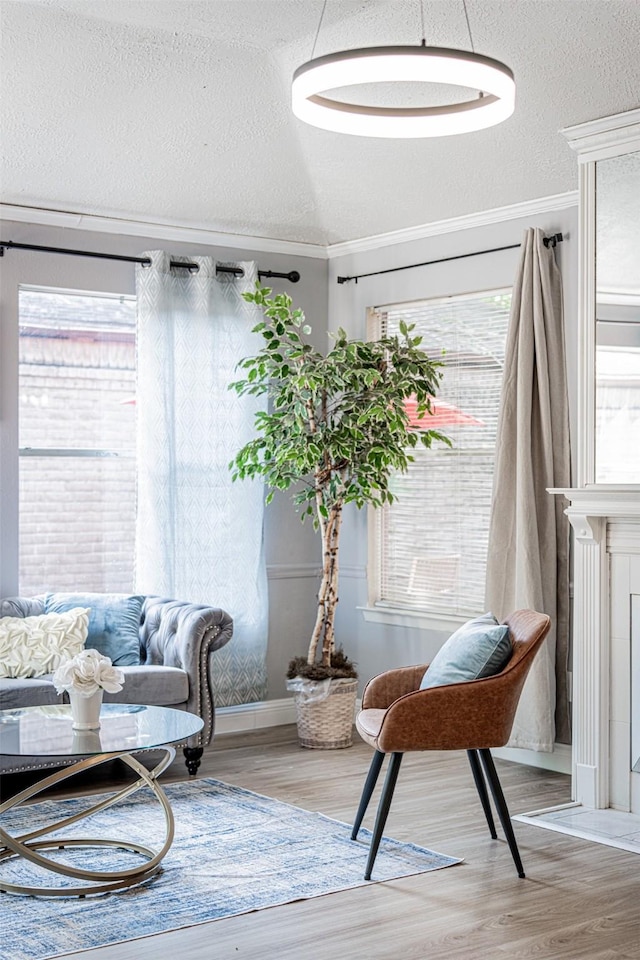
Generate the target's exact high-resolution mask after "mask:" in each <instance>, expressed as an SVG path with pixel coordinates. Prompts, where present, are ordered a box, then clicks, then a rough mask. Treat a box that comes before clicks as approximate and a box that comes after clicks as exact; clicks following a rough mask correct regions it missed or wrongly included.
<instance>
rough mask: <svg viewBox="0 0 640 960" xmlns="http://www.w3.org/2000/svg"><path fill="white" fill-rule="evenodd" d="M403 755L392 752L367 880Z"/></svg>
mask: <svg viewBox="0 0 640 960" xmlns="http://www.w3.org/2000/svg"><path fill="white" fill-rule="evenodd" d="M403 756H404V754H402V753H392V754H391V759H390V761H389V767H388V769H387V776H386V777H385V781H384V787H383V788H382V796H381V797H380V803H379V804H378V813H377V816H376V823H375V826H374V828H373V836H372V837H371V846H370V847H369V858H368V860H367V866H366V869H365V872H364V878H365V880H371V871H372V870H373V864H374V863H375V859H376V855H377V853H378V847H379V846H380V841H381V840H382V831H383V830H384V825H385V823H386V822H387V816H388V814H389V807H390V806H391V799H392V797H393V791H394V790H395V786H396V780H397V779H398V774H399V773H400V764H401V762H402V757H403Z"/></svg>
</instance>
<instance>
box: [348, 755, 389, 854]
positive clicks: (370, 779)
mask: <svg viewBox="0 0 640 960" xmlns="http://www.w3.org/2000/svg"><path fill="white" fill-rule="evenodd" d="M383 760H384V753H381V752H380V750H376V751H375V753H374V754H373V757H372V758H371V766H370V767H369V773H368V774H367V779H366V780H365V782H364V787H363V788H362V796H361V797H360V806H359V807H358V812H357V813H356V819H355V820H354V821H353V830H352V831H351V839H352V840H355V839H356V837H357V836H358V830H359V829H360V824H361V823H362V821H363V819H364V815H365V813H366V812H367V807H368V806H369V801H370V800H371V795H372V793H373V791H374V789H375V785H376V783H377V782H378V775H379V773H380V768H381V767H382V761H383Z"/></svg>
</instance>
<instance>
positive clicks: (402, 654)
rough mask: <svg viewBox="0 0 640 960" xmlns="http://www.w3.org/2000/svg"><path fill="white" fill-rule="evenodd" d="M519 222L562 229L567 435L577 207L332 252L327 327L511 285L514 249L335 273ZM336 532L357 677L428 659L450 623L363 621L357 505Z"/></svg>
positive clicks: (425, 252)
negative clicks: (397, 306)
mask: <svg viewBox="0 0 640 960" xmlns="http://www.w3.org/2000/svg"><path fill="white" fill-rule="evenodd" d="M576 204H577V199H576ZM527 227H541V228H542V229H543V230H544V231H545V233H547V234H548V235H550V234H554V233H562V234H563V235H564V238H565V239H564V242H563V243H561V244H559V245H558V246H557V247H556V257H557V261H558V264H559V267H560V270H561V272H562V277H563V288H564V312H565V340H566V353H567V374H568V382H569V405H570V418H571V428H572V434H574V435H575V411H576V357H577V343H576V335H577V334H576V331H577V264H578V256H577V240H578V234H577V205H576V206H569V207H564V208H562V209H556V210H553V211H550V212H547V213H544V212H542V213H541V212H537V213H536V214H534V215H529V216H525V217H520V218H517V219H505V220H504V221H503V222H496V223H489V224H487V225H484V226H474V227H471V228H467V229H459V230H456V231H454V232H447V233H443V234H442V235H440V236H430V237H426V238H424V239H419V240H411V241H409V242H404V243H393V244H389V245H386V246H382V247H378V248H377V249H371V250H368V251H362V252H354V253H348V252H346V253H342V254H341V255H340V256H335V257H332V259H331V260H330V264H329V328H330V329H332V330H335V329H336V328H337V327H338V326H342V327H344V328H345V329H346V330H347V332H348V333H349V335H350V336H352V337H363V336H364V335H365V323H366V310H367V307H370V306H380V305H383V304H386V303H398V302H404V301H409V300H417V299H424V298H429V297H442V296H448V295H457V294H463V293H472V292H476V291H481V290H490V289H495V288H498V287H505V286H511V285H512V283H513V279H514V275H515V271H516V267H517V263H518V257H519V250H517V249H516V250H509V251H504V252H501V253H493V254H487V255H485V256H478V257H471V258H468V259H462V260H454V261H451V262H448V263H440V264H437V265H433V266H429V267H419V268H416V269H413V270H403V271H399V272H397V273H390V274H382V275H380V276H376V277H369V278H366V279H361V280H359V281H358V283H357V284H356V283H354V282H350V283H346V284H342V285H341V284H338V283H337V280H336V278H337V277H338V276H352V275H354V274H360V273H368V272H371V271H375V270H384V269H388V268H391V267H398V266H403V265H405V264H412V263H422V262H424V261H428V260H435V259H438V258H441V257H449V256H455V255H457V254H462V253H471V252H473V251H477V250H485V249H489V248H495V247H502V246H508V245H510V244H517V243H519V242H520V241H521V239H522V234H523V231H524V230H525V229H526V228H527ZM354 246H356V247H358V246H359V247H361V246H363V245H362V244H359V245H355V244H354ZM342 536H343V542H342V545H341V579H340V603H339V607H338V613H337V617H336V631H337V633H336V635H337V639H338V643H339V644H341V645H342V646H343V647H344V649H345V651H346V652H347V653H348V654H349V656H351V657H352V659H353V660H355V661H356V663H357V665H358V670H359V674H360V678H361V682H362V683H364V682H366V680H367V679H368V678H369V677H372V676H375V675H376V674H378V673H380V672H382V671H383V670H386V669H389V668H390V667H394V666H401V665H406V664H410V663H422V662H428V661H429V660H430V659H431V658H432V657H433V655H434V653H436V651H437V650H438V649H439V647H440V646H441V644H442V643H443V641H444V640H445V639H446V637H447V636H448V634H449V633H450V632H451V630H452V629H455V626H456V624H455V623H452V624H451V625H450V629H449V628H447V629H441V630H433V629H427V628H425V627H424V626H422V627H408V626H399V625H390V624H380V623H373V622H368V621H366V620H365V619H364V616H363V613H362V611H361V610H359V609H358V607H365V606H366V604H367V581H366V565H367V517H366V512H365V511H361V512H360V513H358V511H357V510H356V509H355V508H350V509H349V511H348V513H347V515H346V516H345V522H344V525H343V534H342Z"/></svg>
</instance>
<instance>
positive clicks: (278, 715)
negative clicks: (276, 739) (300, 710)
mask: <svg viewBox="0 0 640 960" xmlns="http://www.w3.org/2000/svg"><path fill="white" fill-rule="evenodd" d="M295 722H296V710H295V706H294V703H293V697H286V698H284V699H282V700H263V701H262V702H260V703H243V704H241V705H240V706H238V707H216V734H220V733H244V732H245V731H247V730H263V729H264V728H265V727H280V726H283V725H284V724H286V723H295Z"/></svg>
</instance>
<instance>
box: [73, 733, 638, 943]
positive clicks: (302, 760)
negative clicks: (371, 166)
mask: <svg viewBox="0 0 640 960" xmlns="http://www.w3.org/2000/svg"><path fill="white" fill-rule="evenodd" d="M370 758H371V751H370V749H369V748H368V747H367V746H365V745H364V744H363V743H361V742H359V741H357V742H355V743H354V746H353V747H351V748H349V749H347V750H338V751H328V752H324V751H313V750H302V749H300V748H299V747H298V746H297V743H296V739H295V729H294V728H293V727H279V728H274V729H273V730H269V731H260V732H255V733H250V734H238V735H234V736H225V737H219V738H217V740H216V741H215V744H214V745H212V747H211V748H209V749H208V750H207V751H206V753H205V757H204V760H203V764H202V766H201V768H200V771H199V776H208V777H216V778H218V779H220V780H224V781H226V782H227V783H234V784H237V785H239V786H242V787H246V788H248V789H250V790H254V791H256V792H258V793H263V794H266V795H268V796H272V797H277V798H278V799H280V800H284V801H286V802H288V803H293V804H296V805H298V806H301V807H305V808H306V809H309V810H319V811H321V812H322V813H325V814H327V815H329V816H331V817H335V818H337V819H340V820H345V821H347V822H349V821H351V820H352V818H353V814H354V811H355V808H356V806H357V802H358V799H359V796H360V790H361V787H362V783H363V780H364V777H365V774H366V771H367V769H368V766H369V761H370ZM496 766H497V769H498V772H499V775H500V777H501V780H502V785H503V788H504V792H505V796H506V798H507V802H508V804H509V807H510V810H511V813H512V814H516V813H523V812H526V811H528V810H533V809H538V808H540V807H545V806H551V805H553V804H556V803H562V802H564V801H566V800H568V799H569V780H568V777H566V776H563V775H562V774H556V773H549V772H546V771H542V770H537V769H534V768H531V767H523V766H520V765H518V764H512V763H507V762H505V761H496ZM183 770H184V766H183V764H182V760H181V759H180V760H176V762H175V763H174V764H173V766H172V767H171V768H170V770H169V771H168V772H167V775H165V779H168V780H179V779H183V778H184V774H183ZM377 796H378V794H377V793H376V795H375V796H374V798H373V801H372V804H371V811H370V813H369V814H368V816H367V818H366V819H365V826H369V827H370V826H371V825H372V819H373V815H374V811H375V805H376V803H377ZM515 832H516V836H517V838H518V843H519V847H520V852H521V854H522V859H523V862H524V866H525V870H526V872H527V879H526V880H519V879H518V877H517V875H516V872H515V868H514V866H513V862H512V860H511V856H510V854H509V850H508V847H507V845H506V842H505V841H504V840H503V839H499V840H497V841H496V840H491V839H490V837H489V834H488V830H487V828H486V823H485V821H484V816H483V813H482V810H481V808H480V804H479V801H478V798H477V794H476V793H475V788H474V786H473V781H472V777H471V771H470V769H469V766H468V763H467V759H466V756H465V754H463V753H462V754H457V753H456V754H449V753H434V754H408V755H407V756H406V757H405V759H404V762H403V767H402V771H401V773H400V778H399V780H398V785H397V787H396V794H395V797H394V801H393V805H392V807H391V812H390V815H389V820H388V822H387V828H386V833H387V834H388V835H390V836H394V837H396V838H398V839H401V840H412V841H414V842H416V843H418V844H421V845H423V846H428V847H431V848H432V849H435V850H439V851H441V852H443V853H447V854H451V855H454V856H460V857H464V858H465V863H463V864H461V865H460V866H456V867H452V868H450V869H446V870H440V871H436V872H433V873H427V874H422V875H420V876H416V877H409V878H406V879H402V880H395V881H391V882H387V883H372V884H368V885H366V886H363V887H359V888H357V889H356V890H350V891H345V892H343V893H335V894H331V895H329V896H325V897H319V898H316V899H313V900H306V901H300V902H297V903H291V904H287V905H285V906H280V907H273V908H271V909H268V910H261V911H258V912H256V913H252V914H244V915H242V916H239V917H232V918H229V919H227V920H218V921H215V922H213V923H209V924H201V925H199V926H195V927H191V928H188V929H183V930H177V931H175V932H171V933H167V934H161V935H158V936H155V937H149V938H146V939H144V940H137V941H130V942H128V943H124V944H120V945H114V946H111V947H102V948H99V949H96V950H91V951H86V952H82V953H76V954H73V957H74V958H82V960H159V958H165V957H167V958H172V960H182V958H188V960H232V958H233V960H263V958H265V960H266V958H268V960H271V958H273V960H338V958H340V960H342V958H349V960H412V958H419V960H423V958H424V960H427V958H428V960H444V958H447V960H528V958H531V960H639V958H640V919H639V915H638V906H639V899H640V870H639V868H640V859H639V858H638V856H637V855H636V854H633V853H627V852H626V851H622V850H616V849H615V848H613V847H608V846H604V845H602V844H596V843H590V842H587V841H584V840H578V839H575V838H572V837H567V836H563V835H561V834H557V833H552V832H551V831H548V830H543V829H540V828H536V827H533V826H528V825H525V824H520V823H516V824H515ZM498 833H499V836H502V832H501V829H500V828H499V827H498ZM309 869H310V870H312V869H313V864H310V865H309Z"/></svg>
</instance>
